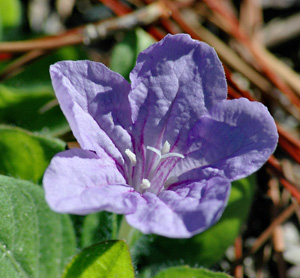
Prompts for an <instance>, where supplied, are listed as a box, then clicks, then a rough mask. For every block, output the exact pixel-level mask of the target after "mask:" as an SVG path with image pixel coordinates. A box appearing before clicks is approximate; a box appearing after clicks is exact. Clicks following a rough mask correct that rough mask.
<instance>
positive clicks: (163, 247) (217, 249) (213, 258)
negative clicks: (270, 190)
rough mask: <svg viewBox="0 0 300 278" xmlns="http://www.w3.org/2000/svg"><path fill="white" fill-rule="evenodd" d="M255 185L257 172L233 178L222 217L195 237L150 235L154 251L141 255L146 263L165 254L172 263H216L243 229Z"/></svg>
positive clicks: (159, 260)
mask: <svg viewBox="0 0 300 278" xmlns="http://www.w3.org/2000/svg"><path fill="white" fill-rule="evenodd" d="M254 185H255V176H250V177H248V178H245V179H242V180H239V181H235V182H233V184H232V190H231V195H230V199H229V202H228V206H227V207H226V209H225V212H224V214H223V216H222V218H221V219H220V221H219V222H217V223H216V224H215V225H214V226H212V227H211V228H209V229H208V230H206V231H205V232H203V233H200V234H199V235H196V236H194V237H193V238H190V239H169V238H164V237H160V236H150V237H149V241H151V240H152V241H153V242H151V243H150V244H149V245H148V248H149V250H147V252H148V253H149V254H151V255H148V254H146V255H144V256H142V257H143V260H144V261H145V262H146V265H147V264H153V265H161V264H164V263H166V258H168V261H169V263H171V264H178V262H179V261H184V263H186V264H189V265H194V264H198V265H201V266H206V267H210V266H212V265H214V264H215V263H217V262H218V261H219V260H220V259H221V258H222V257H223V255H224V253H225V251H226V249H227V248H228V247H229V246H230V245H232V244H233V242H234V240H235V238H236V237H237V236H238V235H239V233H240V231H241V226H242V225H243V223H244V221H245V220H246V218H247V216H248V213H249V210H250V207H251V204H252V199H253V195H254V190H255V186H254ZM224 231H226V232H224ZM148 248H146V249H148Z"/></svg>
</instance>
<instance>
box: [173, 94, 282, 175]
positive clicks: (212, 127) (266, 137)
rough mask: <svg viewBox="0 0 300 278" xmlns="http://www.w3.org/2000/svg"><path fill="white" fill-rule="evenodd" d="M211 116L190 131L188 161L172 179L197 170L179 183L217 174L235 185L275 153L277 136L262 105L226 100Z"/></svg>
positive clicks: (185, 160) (180, 165)
mask: <svg viewBox="0 0 300 278" xmlns="http://www.w3.org/2000/svg"><path fill="white" fill-rule="evenodd" d="M209 113H210V115H209V116H205V117H202V118H201V119H200V120H199V121H198V123H197V124H196V125H195V126H194V127H193V129H191V131H190V134H189V138H188V146H189V148H188V151H187V153H186V154H185V159H182V160H180V161H178V163H177V165H176V167H175V168H174V169H173V172H172V175H177V176H179V175H181V174H182V173H183V172H187V171H188V170H192V169H194V170H193V171H190V172H187V173H185V174H184V175H183V176H182V177H181V178H180V179H182V180H185V179H189V180H191V179H193V178H199V177H201V178H203V176H199V175H200V174H202V175H207V174H208V175H209V174H210V173H212V174H216V173H218V174H219V175H223V176H225V177H226V178H228V179H229V180H231V181H233V180H237V179H241V178H244V177H246V176H248V175H250V174H252V173H253V172H255V171H257V170H258V169H259V168H260V167H261V166H262V165H263V164H264V163H265V162H266V160H267V159H268V158H269V156H270V155H271V154H272V153H273V152H274V149H275V147H276V144H277V140H278V133H277V129H276V125H275V122H274V120H273V118H272V117H271V115H270V114H269V112H268V110H267V108H266V107H265V106H264V105H263V104H261V103H259V102H250V101H249V100H247V99H244V98H240V99H235V100H226V101H222V102H220V103H218V104H217V105H215V106H214V107H213V108H212V109H211V110H210V111H209Z"/></svg>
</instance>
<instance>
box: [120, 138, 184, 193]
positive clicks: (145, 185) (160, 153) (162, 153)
mask: <svg viewBox="0 0 300 278" xmlns="http://www.w3.org/2000/svg"><path fill="white" fill-rule="evenodd" d="M147 150H149V151H152V152H154V153H155V154H156V158H155V160H154V163H153V165H152V166H151V169H150V171H148V173H149V174H148V175H147V176H146V177H144V178H143V179H142V182H141V184H140V185H138V186H136V185H135V186H134V188H135V190H136V191H138V192H141V193H142V192H144V191H145V190H147V189H149V188H150V187H151V181H152V179H153V178H154V176H155V174H156V172H157V169H158V167H159V165H160V164H161V163H162V162H163V161H164V160H166V159H168V158H169V157H179V158H184V155H182V154H180V153H175V152H170V144H169V142H168V141H166V142H165V143H164V145H163V147H162V148H161V150H158V149H156V148H154V147H150V146H147ZM125 153H126V155H127V156H128V158H129V160H130V164H131V165H130V168H129V173H128V184H129V185H131V184H132V170H133V167H134V166H135V165H136V163H137V159H136V155H135V154H134V153H133V152H132V151H131V150H129V149H126V150H125ZM176 181H178V178H177V177H175V176H171V177H169V178H167V180H166V181H165V183H164V188H168V186H169V185H171V184H172V183H174V182H176Z"/></svg>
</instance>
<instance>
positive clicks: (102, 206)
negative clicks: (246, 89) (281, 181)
mask: <svg viewBox="0 0 300 278" xmlns="http://www.w3.org/2000/svg"><path fill="white" fill-rule="evenodd" d="M51 77H52V83H53V87H54V90H55V92H56V96H57V98H58V101H59V103H60V106H61V109H62V110H63V112H64V114H65V116H66V118H67V119H68V121H69V124H70V126H71V129H72V131H73V133H74V136H75V137H76V139H77V140H78V142H79V144H80V146H81V148H82V149H72V150H68V151H65V152H62V153H59V154H57V155H56V156H55V157H54V158H53V160H52V161H51V164H50V166H49V167H48V169H47V170H46V172H45V175H44V181H43V182H44V188H45V192H46V200H47V202H48V204H49V205H50V207H51V208H52V209H53V210H55V211H57V212H61V213H73V214H88V213H92V212H97V211H102V210H106V211H110V212H114V213H118V214H125V215H126V220H127V222H128V223H129V224H130V225H132V226H133V227H135V228H137V229H139V230H140V231H142V232H143V233H155V234H159V235H163V236H167V237H175V238H187V237H191V236H193V235H195V234H197V233H200V232H202V231H204V230H205V229H207V228H208V227H210V226H211V225H212V224H214V223H215V222H216V221H217V220H218V219H219V218H220V216H221V214H222V212H223V210H224V208H225V206H226V204H227V200H228V196H229V193H230V183H231V181H233V180H237V179H241V178H243V177H246V176H247V175H249V174H251V173H253V172H254V171H256V170H257V169H258V168H260V167H261V166H262V165H263V163H264V162H265V161H266V160H267V159H268V157H269V156H270V155H271V154H272V152H273V151H274V148H275V146H276V143H277V137H278V135H277V131H276V126H275V124H274V120H273V119H272V117H271V116H270V114H269V112H268V110H267V108H266V107H265V106H263V105H262V104H261V103H258V102H250V101H248V100H247V99H243V98H241V99H236V100H226V96H227V86H226V81H225V76H224V71H223V67H222V65H221V63H220V61H219V59H218V57H217V55H216V53H215V51H214V50H213V48H211V47H210V46H208V45H207V44H205V43H202V42H199V41H195V40H192V39H191V38H190V36H188V35H184V34H180V35H175V36H171V35H168V36H166V37H165V38H164V39H163V40H162V41H160V42H158V43H156V44H153V45H152V46H150V47H149V48H148V49H146V50H145V51H143V52H142V53H140V55H139V57H138V59H137V64H136V66H135V68H134V69H133V71H132V72H131V74H130V79H131V85H130V84H129V83H128V82H127V81H126V80H125V79H124V78H123V77H122V76H120V75H119V74H117V73H115V72H112V71H110V70H109V69H108V68H107V67H105V66H104V65H103V64H100V63H95V62H90V61H77V62H72V61H64V62H59V63H56V64H55V65H53V66H51Z"/></svg>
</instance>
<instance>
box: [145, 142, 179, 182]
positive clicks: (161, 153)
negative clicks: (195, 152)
mask: <svg viewBox="0 0 300 278" xmlns="http://www.w3.org/2000/svg"><path fill="white" fill-rule="evenodd" d="M147 149H148V150H150V151H153V152H155V153H156V154H157V155H158V158H157V159H156V160H155V163H154V165H153V166H152V168H151V171H150V173H149V175H148V180H150V181H151V180H152V178H153V177H154V174H155V172H156V170H157V168H158V166H159V164H160V163H161V162H162V161H164V160H165V159H167V158H169V157H179V158H184V155H182V154H180V153H170V143H169V142H168V141H166V142H165V143H164V145H163V147H162V149H161V150H158V149H156V148H154V147H149V146H147Z"/></svg>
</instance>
